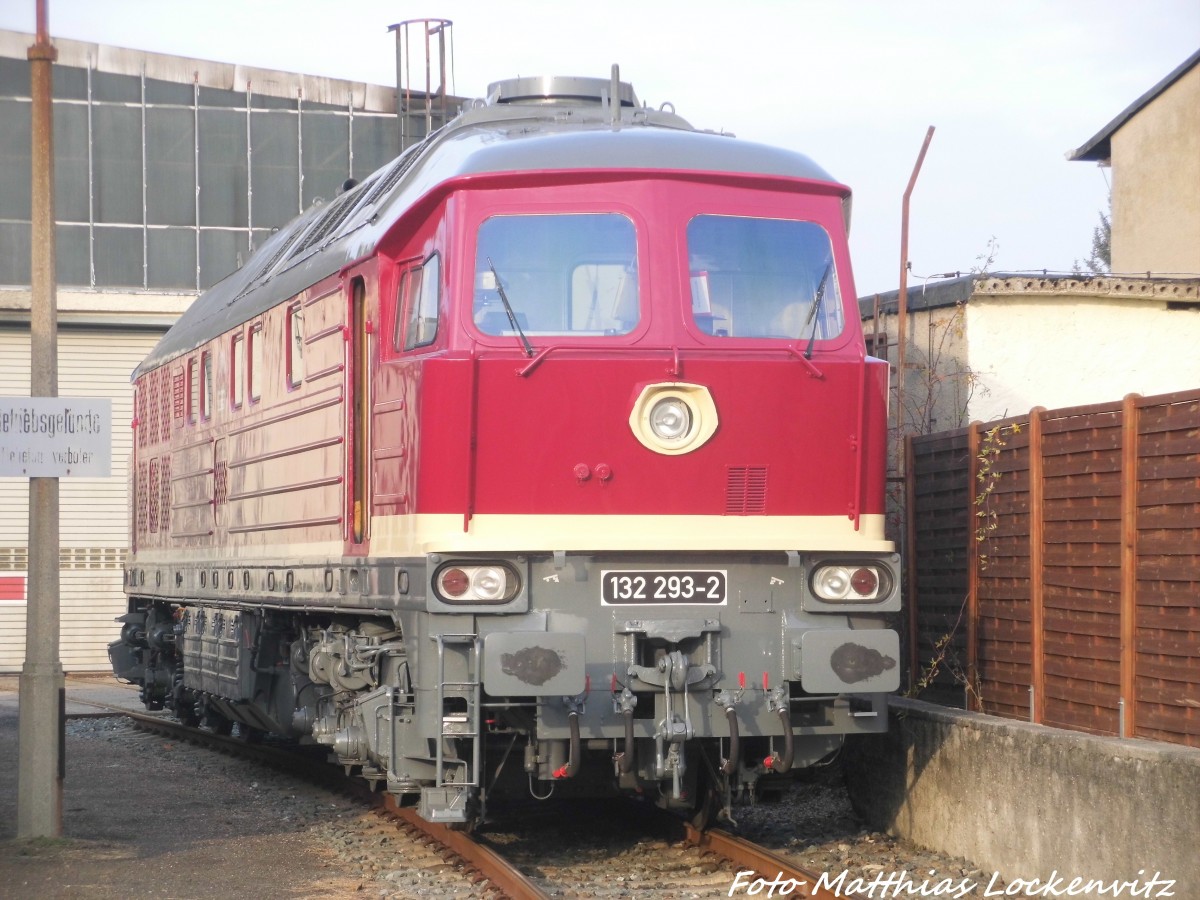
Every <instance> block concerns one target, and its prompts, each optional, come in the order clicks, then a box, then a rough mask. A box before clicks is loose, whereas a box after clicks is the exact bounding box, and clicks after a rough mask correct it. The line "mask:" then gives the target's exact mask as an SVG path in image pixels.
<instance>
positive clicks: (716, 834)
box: [684, 824, 849, 900]
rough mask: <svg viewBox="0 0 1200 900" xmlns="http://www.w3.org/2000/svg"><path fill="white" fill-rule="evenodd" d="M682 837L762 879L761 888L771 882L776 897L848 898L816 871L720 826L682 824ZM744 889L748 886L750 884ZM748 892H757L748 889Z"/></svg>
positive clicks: (828, 899)
mask: <svg viewBox="0 0 1200 900" xmlns="http://www.w3.org/2000/svg"><path fill="white" fill-rule="evenodd" d="M684 840H685V841H686V842H687V843H688V844H690V845H692V846H693V847H696V848H698V849H699V850H701V851H705V852H708V853H714V854H716V855H717V856H720V857H723V858H724V859H727V860H729V861H730V862H732V863H733V864H734V865H735V866H737V867H738V868H739V869H744V870H746V871H749V872H751V873H753V874H754V875H755V876H757V877H758V878H761V879H762V880H763V881H764V882H765V883H766V885H767V887H765V888H763V890H768V889H769V886H771V885H772V884H774V885H775V891H776V895H777V896H779V895H782V896H791V897H806V898H809V900H849V895H845V894H839V893H837V892H836V891H833V890H830V889H829V888H826V887H824V886H822V885H821V884H820V880H821V876H820V875H819V874H817V873H815V872H811V871H809V870H808V869H804V868H801V867H800V866H798V865H796V864H795V863H794V862H792V861H791V860H789V859H786V858H784V857H782V856H780V855H778V854H777V853H772V852H771V851H770V850H767V849H766V848H765V847H760V846H758V845H757V844H752V843H751V842H750V841H747V840H745V839H743V838H740V837H735V836H734V835H732V834H729V833H728V832H725V831H721V830H720V829H719V828H712V829H709V830H708V831H700V830H698V829H696V828H694V827H692V826H691V825H687V824H685V826H684ZM747 888H748V889H750V884H748V885H747ZM750 893H757V892H755V891H753V890H752V889H750Z"/></svg>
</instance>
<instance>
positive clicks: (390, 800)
mask: <svg viewBox="0 0 1200 900" xmlns="http://www.w3.org/2000/svg"><path fill="white" fill-rule="evenodd" d="M383 808H384V809H385V810H386V811H387V812H388V813H389V814H391V815H393V816H396V817H397V818H399V819H401V820H402V821H404V822H405V823H406V824H407V825H409V826H411V827H412V828H414V829H416V830H417V831H420V832H421V833H422V834H424V835H427V836H428V837H430V838H432V839H433V840H435V841H437V842H438V843H439V844H441V845H442V846H443V847H446V848H447V849H449V850H450V851H451V852H453V853H454V854H456V855H457V856H458V857H460V858H461V859H462V860H463V862H464V863H465V864H466V865H465V868H467V869H468V870H469V871H475V872H477V873H478V874H479V876H480V880H486V881H487V882H489V883H490V884H491V885H492V886H493V887H494V888H496V889H497V890H498V891H501V892H502V893H503V894H504V895H505V896H506V897H510V898H512V900H549V898H550V895H549V894H547V893H546V892H545V891H543V890H542V889H541V888H540V887H538V886H537V885H536V884H534V883H533V882H532V881H530V880H529V879H528V878H527V877H526V876H525V875H524V874H523V873H522V872H521V871H520V870H519V869H517V868H516V867H515V866H513V865H512V864H511V863H510V862H508V860H506V859H505V858H504V857H503V856H501V855H500V854H499V853H497V852H496V851H495V850H493V849H492V848H491V847H488V846H487V845H486V844H481V843H479V842H478V841H476V840H475V839H474V838H472V837H471V836H470V835H469V834H467V833H466V832H464V831H455V830H453V829H451V828H448V827H446V826H445V825H442V824H441V823H440V822H429V821H426V820H425V819H422V818H421V817H420V815H418V814H417V811H416V809H414V808H413V807H411V806H399V805H398V804H397V803H396V799H395V798H394V797H393V796H391V795H386V796H385V797H384V800H383Z"/></svg>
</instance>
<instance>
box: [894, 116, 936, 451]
mask: <svg viewBox="0 0 1200 900" xmlns="http://www.w3.org/2000/svg"><path fill="white" fill-rule="evenodd" d="M932 140H933V126H932V125H930V126H929V130H928V131H927V132H925V141H924V143H922V144H921V152H920V153H919V154H917V162H916V165H914V166H913V170H912V175H910V176H909V179H908V187H906V188H905V189H904V201H903V203H902V204H901V211H900V291H899V293H898V294H897V295H896V307H897V308H896V315H897V319H896V447H897V451H898V452H899V453H900V454H903V448H904V377H905V372H904V357H905V355H906V347H907V345H908V204H909V200H910V199H911V198H912V192H913V188H914V187H916V184H917V176H918V175H919V174H920V173H921V165H922V164H923V163H924V162H925V153H926V151H927V150H929V142H930V141H932ZM896 471H897V472H903V471H904V460H903V459H897V460H896Z"/></svg>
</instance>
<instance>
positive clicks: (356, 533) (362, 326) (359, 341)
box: [346, 277, 374, 545]
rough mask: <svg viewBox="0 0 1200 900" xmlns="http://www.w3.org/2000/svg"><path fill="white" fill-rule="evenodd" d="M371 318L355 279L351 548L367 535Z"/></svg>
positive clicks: (351, 341) (365, 295) (366, 295)
mask: <svg viewBox="0 0 1200 900" xmlns="http://www.w3.org/2000/svg"><path fill="white" fill-rule="evenodd" d="M372 316H373V312H372V310H371V301H370V294H369V293H368V291H367V285H366V282H365V281H364V279H363V278H361V277H356V278H354V279H353V280H352V281H351V283H350V317H349V318H350V329H349V344H350V346H349V348H348V353H347V356H348V362H349V369H350V371H349V372H348V373H347V377H346V384H347V387H348V388H349V393H350V396H349V400H348V404H347V413H348V415H347V418H348V422H347V425H348V429H347V430H348V435H347V436H348V438H349V442H350V446H349V447H348V448H347V466H346V469H347V481H348V482H349V490H348V491H347V494H348V501H349V509H348V510H347V513H348V515H349V520H350V528H349V529H348V530H349V535H348V537H349V542H350V544H351V545H362V544H365V543H366V541H367V537H368V535H369V533H370V515H371V485H370V481H371V449H370V448H371V435H370V423H371V334H372V332H373V331H374V327H373V325H372Z"/></svg>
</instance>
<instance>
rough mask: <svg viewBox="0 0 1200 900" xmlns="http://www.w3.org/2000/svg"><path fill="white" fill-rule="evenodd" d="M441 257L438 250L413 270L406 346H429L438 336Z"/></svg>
mask: <svg viewBox="0 0 1200 900" xmlns="http://www.w3.org/2000/svg"><path fill="white" fill-rule="evenodd" d="M440 260H441V257H439V256H438V255H437V254H436V253H435V254H434V255H433V256H431V257H429V259H427V260H426V261H425V265H424V266H422V267H421V268H420V269H418V270H415V271H414V272H413V276H414V277H413V278H412V279H411V281H412V284H411V288H410V291H409V294H410V296H409V297H408V298H407V299H408V327H407V328H406V329H405V334H404V349H405V350H412V349H414V348H416V347H427V346H429V345H430V344H432V343H433V341H434V339H435V338H436V337H437V328H438V310H439V307H440V303H441V292H442V291H441V284H442V279H441V268H442V266H441V261H440Z"/></svg>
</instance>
